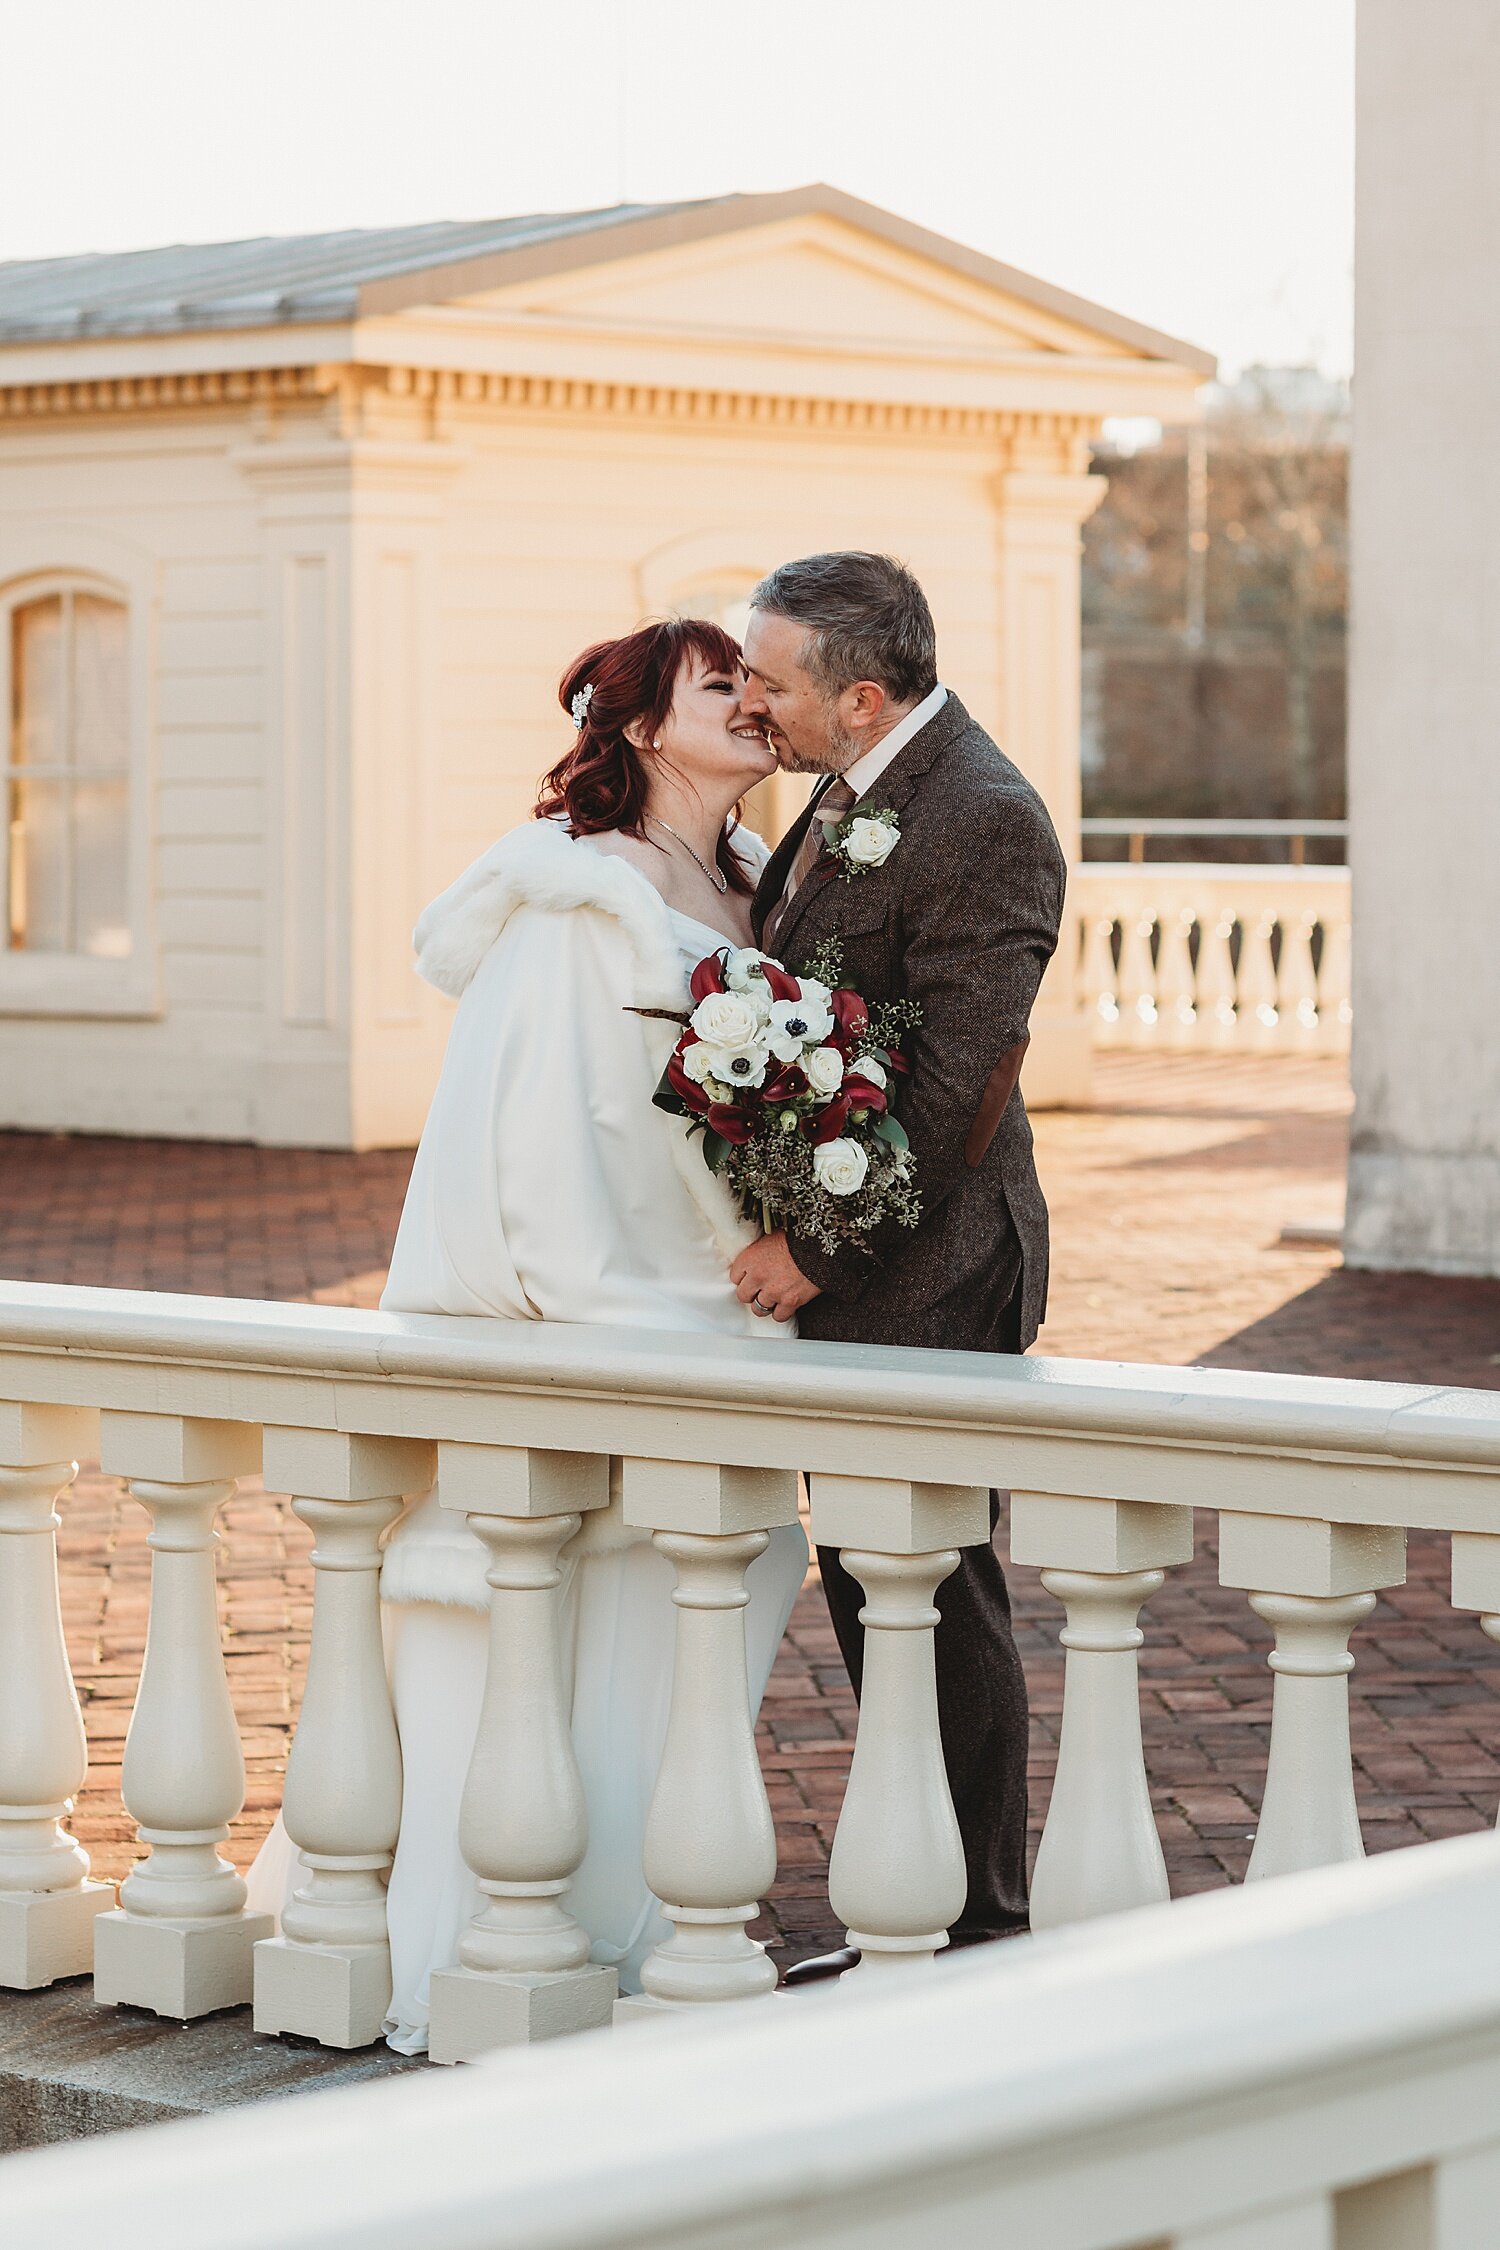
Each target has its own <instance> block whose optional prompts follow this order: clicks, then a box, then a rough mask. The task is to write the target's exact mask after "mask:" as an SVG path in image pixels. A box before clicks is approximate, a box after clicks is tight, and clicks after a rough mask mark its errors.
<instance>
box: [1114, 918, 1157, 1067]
mask: <svg viewBox="0 0 1500 2250" xmlns="http://www.w3.org/2000/svg"><path fill="white" fill-rule="evenodd" d="M1155 929H1156V915H1155V912H1154V911H1153V910H1152V909H1151V908H1150V907H1147V908H1146V909H1145V910H1144V912H1140V911H1138V912H1136V913H1134V914H1130V913H1127V914H1126V915H1125V917H1124V919H1123V921H1122V923H1121V938H1120V983H1119V991H1120V1023H1121V1028H1122V1030H1123V1032H1124V1035H1125V1038H1126V1040H1127V1042H1128V1043H1129V1044H1130V1045H1132V1046H1143V1045H1149V1046H1154V1045H1155V1044H1156V1033H1157V1008H1156V963H1155V961H1154V960H1153V959H1152V957H1151V940H1152V936H1153V934H1154V932H1155Z"/></svg>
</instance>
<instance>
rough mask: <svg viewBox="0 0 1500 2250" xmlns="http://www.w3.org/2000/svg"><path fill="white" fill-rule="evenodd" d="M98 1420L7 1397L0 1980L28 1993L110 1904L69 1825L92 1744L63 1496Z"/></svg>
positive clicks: (0, 1675) (1, 1551) (0, 1582)
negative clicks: (76, 1666)
mask: <svg viewBox="0 0 1500 2250" xmlns="http://www.w3.org/2000/svg"><path fill="white" fill-rule="evenodd" d="M91 1419H92V1417H90V1416H88V1415H85V1414H80V1413H76V1412H75V1411H74V1410H73V1409H72V1408H71V1407H61V1406H26V1405H22V1404H20V1403H11V1402H8V1401H4V1400H0V1712H3V1713H4V1714H5V1720H4V1724H3V1725H0V1985H3V1986H5V1987H7V1988H8V1989H9V1990H11V1991H22V1992H30V1991H33V1990H35V1988H36V1987H37V1986H38V1985H44V1984H52V1983H55V1982H56V1980H57V1978H59V1977H76V1976H82V1975H84V1974H85V1973H86V1972H87V1970H88V1969H89V1968H90V1967H91V1966H92V1964H93V1958H94V1917H95V1915H96V1914H99V1913H101V1912H102V1911H103V1910H104V1909H105V1908H106V1907H109V1906H112V1905H113V1904H114V1886H113V1884H111V1883H93V1882H90V1881H89V1861H88V1854H87V1852H86V1851H85V1850H84V1849H83V1846H82V1845H81V1844H80V1843H78V1842H77V1841H76V1839H75V1838H74V1837H72V1836H70V1835H69V1834H68V1832H67V1830H66V1829H65V1828H64V1827H63V1826H62V1822H63V1820H64V1819H65V1818H66V1817H67V1815H68V1814H69V1813H70V1812H71V1811H72V1809H73V1799H74V1797H75V1796H76V1795H77V1793H78V1791H79V1790H80V1789H81V1788H82V1786H83V1777H84V1774H85V1772H86V1770H87V1765H88V1753H87V1745H86V1743H85V1740H84V1732H83V1717H82V1714H81V1712H80V1711H79V1708H78V1695H77V1691H76V1690H75V1688H74V1686H73V1674H72V1672H71V1670H70V1668H69V1665H68V1651H67V1644H66V1642H65V1641H64V1639H63V1624H62V1605H61V1602H60V1600H59V1597H58V1584H57V1528H58V1517H57V1510H56V1502H57V1501H58V1499H59V1498H60V1497H61V1495H62V1494H63V1492H65V1491H66V1490H67V1488H68V1486H69V1485H70V1484H71V1483H72V1481H73V1478H74V1476H75V1475H76V1474H77V1470H78V1463H77V1461H76V1460H73V1459H71V1458H69V1456H71V1455H73V1454H75V1453H80V1452H82V1451H83V1450H84V1449H85V1447H86V1446H87V1444H88V1442H89V1438H90V1435H91V1432H90V1429H89V1423H90V1421H91Z"/></svg>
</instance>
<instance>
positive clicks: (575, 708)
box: [568, 680, 594, 734]
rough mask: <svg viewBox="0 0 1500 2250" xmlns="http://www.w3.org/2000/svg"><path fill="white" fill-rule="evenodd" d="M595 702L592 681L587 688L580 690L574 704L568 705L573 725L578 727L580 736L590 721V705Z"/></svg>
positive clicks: (573, 701)
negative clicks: (588, 720)
mask: <svg viewBox="0 0 1500 2250" xmlns="http://www.w3.org/2000/svg"><path fill="white" fill-rule="evenodd" d="M593 700H594V683H593V681H592V680H590V681H589V683H588V685H587V686H586V687H581V688H580V689H579V690H578V693H577V694H576V695H575V696H574V698H573V700H572V702H571V703H570V704H569V705H568V709H569V710H570V711H571V712H572V714H573V724H574V726H575V727H577V729H578V731H579V733H580V734H582V732H583V729H584V725H585V723H586V721H587V719H588V715H589V705H590V704H591V703H592V702H593Z"/></svg>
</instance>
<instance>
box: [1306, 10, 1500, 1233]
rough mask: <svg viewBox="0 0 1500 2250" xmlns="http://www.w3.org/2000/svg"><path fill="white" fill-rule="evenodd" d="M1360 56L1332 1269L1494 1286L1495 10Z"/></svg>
mask: <svg viewBox="0 0 1500 2250" xmlns="http://www.w3.org/2000/svg"><path fill="white" fill-rule="evenodd" d="M1359 40H1360V44H1359V155H1358V168H1359V169H1358V243H1357V260H1356V274H1357V283H1358V288H1357V325H1356V339H1355V350H1356V366H1357V370H1358V379H1357V382H1356V384H1355V404H1354V453H1353V493H1352V522H1353V598H1354V635H1353V672H1352V681H1351V704H1350V777H1349V799H1350V813H1351V819H1352V831H1351V848H1350V861H1351V866H1352V869H1353V880H1354V898H1355V917H1354V995H1353V1000H1354V1049H1353V1074H1354V1088H1355V1114H1354V1130H1353V1140H1352V1147H1351V1156H1350V1164H1349V1209H1348V1220H1347V1225H1346V1230H1345V1237H1344V1249H1345V1256H1346V1258H1347V1259H1348V1261H1349V1263H1350V1264H1351V1265H1357V1266H1367V1267H1393V1268H1408V1269H1411V1268H1415V1269H1417V1270H1419V1271H1425V1272H1435V1273H1473V1274H1500V1036H1497V1034H1496V1030H1495V1023H1496V1017H1497V1009H1500V877H1497V866H1500V757H1497V740H1500V665H1497V660H1496V652H1497V650H1500V567H1497V562H1496V553H1497V533H1496V525H1497V523H1500V455H1497V453H1496V449H1495V446H1494V443H1493V437H1492V427H1493V422H1494V413H1495V400H1496V397H1497V396H1500V299H1497V296H1496V293H1495V243H1496V240H1497V238H1500V167H1497V165H1496V163H1495V156H1494V149H1495V141H1496V136H1497V134H1500V14H1497V12H1496V10H1495V8H1494V6H1493V4H1492V0H1445V5H1444V6H1442V7H1441V8H1423V9H1413V8H1411V7H1409V6H1407V5H1405V4H1404V0H1363V4H1362V7H1361V10H1360V32H1359Z"/></svg>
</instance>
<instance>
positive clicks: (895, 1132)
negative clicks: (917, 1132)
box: [870, 1110, 911, 1149]
mask: <svg viewBox="0 0 1500 2250" xmlns="http://www.w3.org/2000/svg"><path fill="white" fill-rule="evenodd" d="M870 1130H871V1132H872V1133H873V1134H874V1136H875V1138H876V1140H877V1141H884V1142H885V1143H886V1145H887V1146H888V1147H890V1148H900V1149H906V1148H910V1147H911V1142H910V1141H909V1140H908V1138H907V1134H906V1127H905V1126H904V1125H903V1124H902V1122H901V1120H900V1118H899V1117H892V1115H891V1113H890V1111H889V1110H887V1111H886V1113H885V1115H884V1117H878V1118H877V1119H876V1120H875V1123H874V1124H873V1125H872V1126H871V1127H870Z"/></svg>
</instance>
